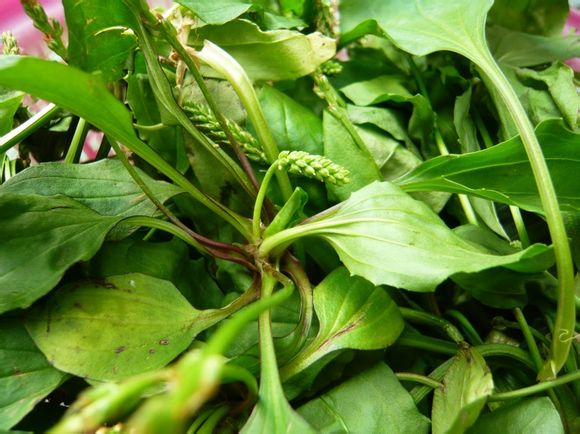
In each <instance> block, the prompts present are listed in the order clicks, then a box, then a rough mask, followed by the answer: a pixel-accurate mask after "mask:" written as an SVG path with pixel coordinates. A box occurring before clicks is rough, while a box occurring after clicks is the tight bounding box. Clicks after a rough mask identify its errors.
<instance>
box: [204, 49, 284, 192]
mask: <svg viewBox="0 0 580 434" xmlns="http://www.w3.org/2000/svg"><path fill="white" fill-rule="evenodd" d="M195 56H196V57H197V58H199V59H201V60H203V61H204V62H205V63H207V64H208V65H209V66H211V67H212V68H213V69H214V70H216V71H217V72H219V73H220V74H221V75H223V77H224V78H225V79H226V80H227V81H229V82H230V84H231V85H232V87H233V88H234V90H235V91H236V93H237V94H238V97H239V98H240V100H241V101H242V104H243V105H244V107H245V109H246V111H247V112H248V117H249V118H250V121H251V122H252V125H253V127H254V129H255V130H256V134H257V136H258V140H259V141H260V144H261V145H262V149H263V151H264V153H265V154H266V157H267V158H268V161H269V162H271V163H273V162H274V161H275V160H276V159H277V158H278V154H279V151H278V145H277V144H276V141H275V140H274V136H273V135H272V131H270V127H269V126H268V123H267V122H266V118H265V117H264V113H263V112H262V107H261V106H260V103H259V101H258V96H257V95H256V91H255V90H254V87H253V86H252V83H251V82H250V79H249V77H248V75H247V74H246V71H244V69H243V68H242V67H241V65H240V64H239V63H238V62H237V61H236V60H235V59H234V58H233V57H232V56H230V55H229V54H228V53H226V52H225V51H224V50H222V49H221V48H220V47H218V46H217V45H215V44H214V43H212V42H211V41H205V42H204V44H203V49H202V50H201V51H196V52H195ZM276 179H277V180H278V184H279V185H280V190H281V191H282V196H283V197H284V199H285V200H288V199H289V198H290V196H291V195H292V184H291V183H290V178H288V174H287V173H286V172H283V171H279V172H277V173H276Z"/></svg>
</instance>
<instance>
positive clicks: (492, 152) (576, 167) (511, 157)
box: [396, 120, 580, 213]
mask: <svg viewBox="0 0 580 434" xmlns="http://www.w3.org/2000/svg"><path fill="white" fill-rule="evenodd" d="M536 135H537V137H538V140H539V141H540V144H541V145H542V149H543V151H544V157H545V159H546V162H547V163H548V167H549V168H550V173H551V175H552V180H553V182H554V186H555V188H556V193H557V195H558V199H559V202H560V207H561V208H562V210H563V211H570V212H576V213H577V212H580V183H578V182H576V179H575V178H574V177H573V176H570V174H571V173H577V172H578V171H580V157H579V153H578V134H575V133H573V132H572V131H569V130H568V129H566V128H564V126H563V125H562V122H561V121H557V120H554V121H546V122H543V123H541V124H540V125H538V127H537V128H536ZM396 183H397V185H399V186H401V187H402V188H403V189H404V190H405V191H408V192H411V191H423V190H439V191H448V192H452V193H465V194H472V195H477V196H479V197H483V198H486V199H490V200H494V201H497V202H502V203H507V204H510V205H517V206H519V207H520V208H523V209H526V210H529V211H533V212H538V213H541V212H542V207H541V204H540V198H539V196H538V192H537V188H536V184H535V181H534V177H533V175H532V171H531V167H530V164H529V162H528V159H527V156H526V153H525V150H524V147H523V145H522V142H521V140H520V138H519V137H514V138H513V139H510V140H508V141H507V142H504V143H501V144H499V145H496V146H494V147H492V148H490V149H485V150H483V151H479V152H473V153H470V154H466V155H449V156H442V157H438V158H433V159H431V160H429V161H427V162H425V163H423V164H422V165H421V166H419V167H417V168H416V169H415V170H413V171H412V172H411V173H409V174H408V175H405V176H403V177H402V178H399V179H398V180H396Z"/></svg>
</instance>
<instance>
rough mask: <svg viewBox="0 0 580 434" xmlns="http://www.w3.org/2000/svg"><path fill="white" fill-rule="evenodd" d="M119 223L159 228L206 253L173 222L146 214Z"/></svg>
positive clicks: (203, 248)
mask: <svg viewBox="0 0 580 434" xmlns="http://www.w3.org/2000/svg"><path fill="white" fill-rule="evenodd" d="M119 223H122V224H126V225H130V226H145V227H148V228H155V229H160V230H162V231H165V232H167V233H170V234H171V235H174V236H176V237H177V238H179V239H181V240H183V241H185V242H186V243H187V244H189V245H190V246H192V247H194V248H195V249H196V250H197V251H199V252H200V253H207V251H206V249H205V247H203V246H202V245H201V244H200V243H198V242H197V241H196V240H194V239H193V238H191V236H190V235H189V234H188V233H187V232H186V231H184V230H183V229H181V228H180V227H178V226H176V225H174V224H173V223H170V222H166V221H164V220H159V219H156V218H153V217H147V216H131V217H127V218H125V219H123V220H121V221H120V222H119Z"/></svg>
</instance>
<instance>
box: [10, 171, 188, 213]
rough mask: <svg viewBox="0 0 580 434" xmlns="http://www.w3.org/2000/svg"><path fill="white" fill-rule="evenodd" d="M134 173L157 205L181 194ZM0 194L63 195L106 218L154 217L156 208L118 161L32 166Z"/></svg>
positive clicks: (166, 184)
mask: <svg viewBox="0 0 580 434" xmlns="http://www.w3.org/2000/svg"><path fill="white" fill-rule="evenodd" d="M137 171H138V172H139V175H140V176H141V178H142V179H143V181H145V184H146V185H147V187H149V189H150V190H151V192H152V193H153V195H154V196H155V197H156V198H157V199H159V201H160V202H165V201H166V200H167V199H169V198H170V197H172V196H175V195H177V194H180V193H183V190H182V189H181V188H179V187H177V186H175V185H173V184H169V183H167V182H164V181H155V180H153V179H151V178H150V177H149V176H148V175H146V174H145V173H143V172H142V171H141V170H140V169H138V168H137ZM71 180H74V182H71ZM0 192H11V193H20V194H30V193H33V194H40V195H42V196H55V195H59V194H62V195H64V196H67V197H70V198H72V199H75V200H76V201H77V202H80V203H82V204H83V205H86V206H87V207H89V208H91V209H92V210H94V211H96V212H98V213H99V214H101V215H108V216H119V217H129V216H133V215H148V216H153V215H154V214H155V213H156V211H157V207H156V206H155V205H154V204H153V202H151V201H150V200H149V198H148V197H147V196H146V195H145V193H143V190H141V188H140V187H139V186H138V185H137V184H136V183H135V181H134V180H133V178H132V177H131V176H130V175H129V173H128V172H127V170H126V169H125V168H124V167H123V164H122V163H121V162H120V161H118V160H101V161H97V162H95V163H89V164H62V163H44V164H39V165H36V166H31V167H29V168H28V169H26V170H24V171H22V172H20V173H19V174H17V175H16V176H14V177H13V178H10V179H9V180H8V181H6V182H5V183H4V184H2V186H1V187H0Z"/></svg>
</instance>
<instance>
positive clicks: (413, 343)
mask: <svg viewBox="0 0 580 434" xmlns="http://www.w3.org/2000/svg"><path fill="white" fill-rule="evenodd" d="M395 345H401V346H404V347H411V348H418V349H420V350H427V351H431V352H433V353H438V354H445V355H447V356H454V355H455V354H457V351H458V349H459V347H458V346H457V345H456V344H452V343H451V342H448V341H444V340H442V339H437V338H431V337H427V336H423V335H420V334H418V333H409V332H405V331H403V334H401V336H399V338H398V339H397V340H396V342H395Z"/></svg>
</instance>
